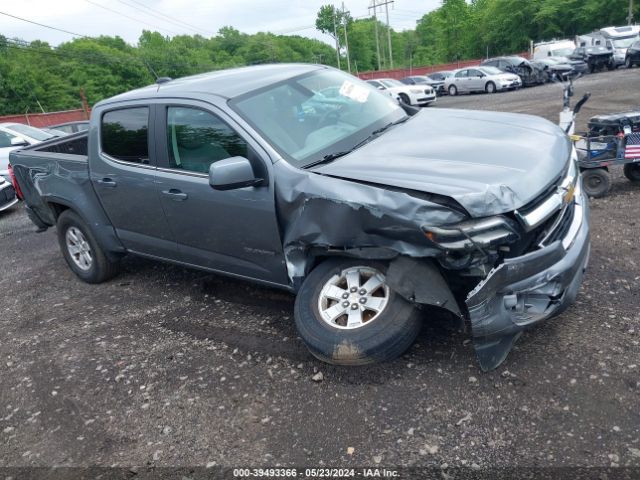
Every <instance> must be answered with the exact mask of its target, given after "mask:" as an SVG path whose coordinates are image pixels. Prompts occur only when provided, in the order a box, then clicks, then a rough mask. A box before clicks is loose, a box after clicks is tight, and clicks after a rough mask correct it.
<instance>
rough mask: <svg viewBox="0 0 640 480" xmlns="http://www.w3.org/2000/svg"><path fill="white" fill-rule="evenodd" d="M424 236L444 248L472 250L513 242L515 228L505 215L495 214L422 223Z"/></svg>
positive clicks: (515, 236) (516, 234) (516, 238)
mask: <svg viewBox="0 0 640 480" xmlns="http://www.w3.org/2000/svg"><path fill="white" fill-rule="evenodd" d="M422 231H423V232H424V234H425V236H426V237H427V238H428V239H429V240H430V241H432V242H433V243H435V244H436V245H437V246H438V247H440V248H443V249H445V250H472V249H477V248H480V249H482V248H486V247H492V246H498V245H504V244H507V243H512V242H515V241H516V240H518V239H519V238H520V235H519V234H518V233H517V229H516V227H515V226H513V224H512V222H511V221H509V220H508V219H507V218H506V217H502V216H496V217H488V218H481V219H478V220H466V221H464V222H460V223H455V224H452V225H443V226H439V227H431V226H428V225H424V226H423V227H422Z"/></svg>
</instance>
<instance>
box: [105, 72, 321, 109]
mask: <svg viewBox="0 0 640 480" xmlns="http://www.w3.org/2000/svg"><path fill="white" fill-rule="evenodd" d="M323 68H330V67H326V66H324V65H312V64H301V63H279V64H269V65H255V66H251V67H241V68H232V69H229V70H219V71H215V72H208V73H201V74H199V75H193V76H190V77H183V78H178V79H175V80H169V81H163V82H162V83H154V84H153V85H148V86H146V87H143V88H139V89H137V90H131V91H129V92H125V93H122V94H120V95H116V96H115V97H111V98H108V99H106V100H103V101H102V102H100V103H99V105H102V104H107V103H112V102H121V101H125V100H140V99H148V98H156V97H165V96H170V97H191V96H192V94H194V93H200V94H202V93H206V94H211V95H218V96H221V97H225V98H233V97H237V96H239V95H242V94H244V93H247V92H250V91H253V90H257V89H260V88H262V87H266V86H268V85H271V84H274V83H277V82H280V81H283V80H286V79H288V78H292V77H295V76H298V75H302V74H304V73H308V72H312V71H314V70H320V69H323Z"/></svg>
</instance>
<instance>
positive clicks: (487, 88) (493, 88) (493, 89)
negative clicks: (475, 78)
mask: <svg viewBox="0 0 640 480" xmlns="http://www.w3.org/2000/svg"><path fill="white" fill-rule="evenodd" d="M484 91H485V92H487V93H496V84H495V83H493V82H487V84H486V85H485V87H484Z"/></svg>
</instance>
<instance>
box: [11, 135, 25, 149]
mask: <svg viewBox="0 0 640 480" xmlns="http://www.w3.org/2000/svg"><path fill="white" fill-rule="evenodd" d="M28 145H29V142H27V141H26V140H25V139H24V138H22V137H12V138H11V146H12V147H26V146H28Z"/></svg>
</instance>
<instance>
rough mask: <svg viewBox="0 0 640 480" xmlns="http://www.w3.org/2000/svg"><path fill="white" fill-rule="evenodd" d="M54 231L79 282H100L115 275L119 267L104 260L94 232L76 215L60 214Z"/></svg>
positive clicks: (70, 211) (66, 211)
mask: <svg viewBox="0 0 640 480" xmlns="http://www.w3.org/2000/svg"><path fill="white" fill-rule="evenodd" d="M56 229H57V232H58V243H59V244H60V250H62V255H63V256H64V259H65V261H66V262H67V265H69V268H70V269H71V270H72V271H73V273H75V274H76V275H77V276H78V278H80V280H82V281H84V282H87V283H102V282H104V281H106V280H109V279H110V278H112V277H114V276H115V275H116V274H117V273H118V270H119V269H118V264H117V263H114V262H112V261H110V260H109V259H108V258H107V257H106V255H105V254H104V251H103V250H102V247H100V245H99V244H98V242H97V241H96V239H95V237H94V235H93V232H92V231H91V229H90V228H88V227H87V225H86V223H85V222H84V221H83V220H82V219H81V218H80V216H79V215H78V214H77V213H75V212H74V211H72V210H65V211H64V212H62V213H61V214H60V216H59V217H58V223H57V226H56Z"/></svg>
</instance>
